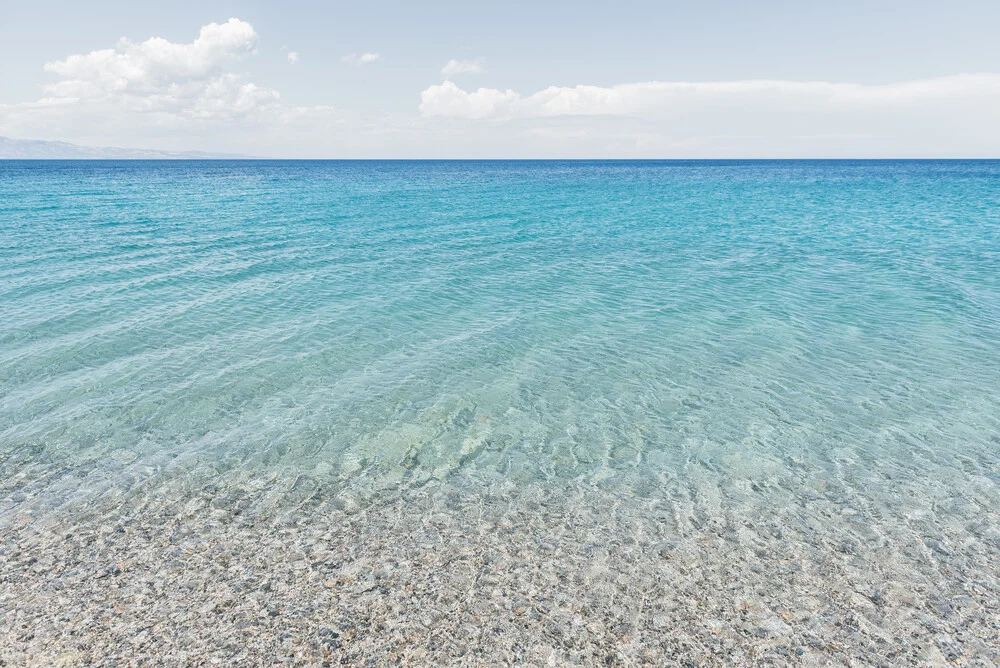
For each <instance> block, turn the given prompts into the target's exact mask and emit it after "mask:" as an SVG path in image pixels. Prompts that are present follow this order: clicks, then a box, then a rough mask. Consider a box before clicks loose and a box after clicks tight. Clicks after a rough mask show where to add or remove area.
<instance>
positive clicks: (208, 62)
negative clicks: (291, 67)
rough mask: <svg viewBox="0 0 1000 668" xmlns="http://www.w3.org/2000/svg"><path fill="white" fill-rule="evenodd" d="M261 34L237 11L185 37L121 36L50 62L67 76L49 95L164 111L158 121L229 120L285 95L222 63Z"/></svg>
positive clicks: (251, 46)
mask: <svg viewBox="0 0 1000 668" xmlns="http://www.w3.org/2000/svg"><path fill="white" fill-rule="evenodd" d="M257 39H258V38H257V32H256V31H255V30H254V29H253V26H251V25H250V24H249V23H247V22H245V21H240V20H239V19H235V18H233V19H229V21H227V22H226V23H222V24H219V23H210V24H208V25H206V26H203V27H202V28H201V30H200V32H199V34H198V37H197V38H196V39H195V40H194V41H193V42H190V43H187V44H176V43H173V42H170V41H167V40H165V39H163V38H162V37H151V38H149V39H147V40H146V41H144V42H133V41H131V40H129V39H127V38H122V39H120V40H119V41H118V44H117V45H116V46H115V47H114V48H111V49H102V50H98V51H91V52H90V53H85V54H77V55H71V56H68V57H67V58H65V59H64V60H57V61H53V62H50V63H46V64H45V67H44V69H45V71H46V72H49V73H51V74H55V75H57V76H59V77H61V80H60V81H57V82H55V83H51V84H48V85H46V86H44V90H45V92H46V93H47V95H48V96H49V97H50V98H53V99H64V100H73V101H75V102H77V103H78V105H83V106H86V107H88V109H93V108H95V107H110V108H112V109H114V110H115V111H116V112H119V111H123V110H124V111H133V112H143V113H150V114H158V115H159V119H158V122H160V123H169V122H170V121H171V118H190V119H197V120H201V121H210V120H221V121H230V120H232V119H234V118H237V117H240V116H244V115H247V114H249V113H251V112H254V111H255V110H257V109H259V108H261V107H263V106H266V105H268V104H271V103H274V102H276V101H277V100H278V99H279V97H280V96H279V94H278V92H277V91H275V90H272V89H269V88H264V87H261V86H257V85H256V84H254V83H251V82H246V81H244V80H243V77H242V76H241V75H238V74H234V73H231V72H226V71H225V69H224V68H225V66H227V65H229V64H231V63H235V62H237V61H239V60H242V59H244V58H246V57H248V56H250V55H252V54H254V53H256V50H257Z"/></svg>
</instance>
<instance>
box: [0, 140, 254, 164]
mask: <svg viewBox="0 0 1000 668" xmlns="http://www.w3.org/2000/svg"><path fill="white" fill-rule="evenodd" d="M248 157H249V156H246V155H234V154H231V153H205V152H203V151H155V150H152V149H146V148H109V147H105V146H100V147H98V146H78V145H76V144H70V143H68V142H64V141H36V140H32V139H8V138H7V137H0V160H212V159H215V160H219V159H224V160H239V159H246V158H248Z"/></svg>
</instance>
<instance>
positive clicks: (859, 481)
mask: <svg viewBox="0 0 1000 668" xmlns="http://www.w3.org/2000/svg"><path fill="white" fill-rule="evenodd" d="M692 476H695V477H696V478H697V480H698V482H697V485H700V486H703V487H705V488H706V489H707V488H718V487H720V486H722V487H725V486H734V485H736V486H738V485H741V484H743V483H747V484H750V483H753V485H754V489H757V490H760V489H764V488H766V485H767V484H772V485H773V486H775V487H782V486H783V487H784V489H785V490H786V491H787V489H788V481H789V480H796V481H799V482H801V483H802V484H811V483H810V481H819V482H821V483H822V486H823V489H825V488H826V486H827V485H828V484H833V485H839V489H843V490H848V491H851V492H853V493H865V494H869V495H871V496H872V498H875V499H876V500H879V499H880V500H882V501H884V502H885V503H886V504H888V505H892V504H895V503H900V502H902V501H901V497H900V494H901V493H902V492H901V490H902V489H903V486H906V485H908V486H909V487H908V489H910V490H911V493H912V489H917V490H921V489H925V488H926V489H928V490H929V489H931V488H932V487H933V488H937V487H935V486H941V487H946V488H949V489H951V490H955V489H959V490H963V489H969V490H974V489H982V486H984V485H986V486H994V487H995V486H996V485H997V484H1000V162H997V161H940V162H938V161H926V162H924V161H912V162H911V161H901V162H893V161H886V162H882V161H861V162H850V161H830V162H825V161H805V162H797V161H789V162H783V161H778V162H769V161H765V162H753V161H751V162H698V161H695V162H256V161H234V162H13V161H8V162H0V513H7V514H9V513H11V512H15V511H16V512H22V511H27V510H30V512H33V513H44V512H47V511H48V510H54V509H58V508H64V509H65V508H75V507H80V505H81V504H97V503H99V502H100V501H101V500H105V501H106V500H109V499H112V500H113V499H121V498H128V497H129V496H130V495H136V494H143V495H146V496H148V497H151V498H157V496H158V495H159V496H163V497H164V498H182V497H183V496H184V494H185V493H187V491H189V490H191V489H195V488H199V489H200V488H202V487H203V486H205V485H217V486H219V487H220V488H221V489H225V488H226V487H227V486H238V485H244V484H247V481H248V480H258V481H259V480H266V481H269V482H268V485H269V486H268V493H269V494H270V495H271V496H270V497H269V498H270V501H269V503H276V504H280V503H281V502H282V499H284V498H286V497H289V498H291V497H295V496H296V495H297V494H299V495H300V494H303V493H308V494H326V493H329V494H337V493H341V492H342V491H343V490H345V489H350V490H352V493H354V494H356V495H359V496H360V497H363V498H364V497H367V496H370V495H371V494H374V493H379V494H398V493H405V490H406V489H409V488H413V487H415V486H420V485H423V484H426V483H427V482H428V481H447V482H449V484H455V485H462V486H464V487H466V488H473V489H474V488H475V487H476V486H479V485H481V486H484V487H487V486H490V485H497V484H511V483H512V484H515V485H520V484H525V485H527V484H551V485H578V486H594V487H595V488H596V487H600V488H605V489H613V490H618V491H621V493H623V494H628V495H634V496H635V497H636V498H645V497H649V496H655V495H657V494H663V493H667V492H666V491H665V490H667V491H668V490H670V489H671V488H672V486H675V485H677V484H678V481H683V480H690V479H691V478H692ZM828 481H829V482H828ZM817 484H819V483H817ZM761 485H764V487H763V488H762V487H761ZM914 485H915V486H916V487H914ZM921 485H923V487H921ZM991 489H992V487H991ZM303 490H305V492H303ZM762 493H766V492H762ZM970 493H971V492H970ZM991 493H992V492H991Z"/></svg>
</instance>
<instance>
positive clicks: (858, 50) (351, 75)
mask: <svg viewBox="0 0 1000 668" xmlns="http://www.w3.org/2000/svg"><path fill="white" fill-rule="evenodd" d="M3 15H4V20H3V21H2V22H0V57H2V58H3V62H4V63H5V65H4V67H3V69H2V73H0V83H2V86H0V135H5V136H9V137H15V138H32V139H59V140H64V141H73V142H77V143H83V144H91V145H119V146H136V147H149V148H161V149H201V150H212V151H232V152H240V153H251V154H256V155H265V156H274V157H333V158H335V157H852V156H857V157H892V156H899V157H911V156H927V157H936V156H955V157H961V156H993V157H995V156H1000V129H998V128H1000V112H998V111H997V110H998V109H1000V46H998V43H1000V39H998V38H997V34H998V33H997V30H998V26H1000V2H996V1H995V0H994V1H991V2H985V1H980V2H962V1H961V0H959V1H956V2H951V3H944V2H864V3H862V2H840V3H829V2H823V3H820V2H811V3H803V2H799V3H791V2H758V3H743V2H728V1H727V2H722V1H717V2H699V3H694V2H683V3H681V2H634V1H633V2H628V1H626V2H614V3H610V2H601V3H598V2H548V3H529V2H506V3H496V2H490V3H487V2H480V3H470V2H434V3H413V2H409V3H407V2H370V3H356V2H355V3H335V2H296V1H286V2H282V3H273V2H269V3H264V2H214V1H213V0H205V1H202V2H187V1H185V0H180V1H177V2H170V3H155V4H154V3H126V2H90V3H80V2H34V3H27V2H19V3H12V2H10V1H9V0H8V1H7V2H6V3H5V5H4V7H3ZM231 19H235V20H231ZM213 24H214V25H213ZM123 38H125V39H126V40H127V41H124V42H123V41H122V39H123ZM150 38H155V39H153V40H152V41H148V40H150ZM451 61H455V62H454V63H453V65H452V66H451V67H449V68H447V69H445V68H446V66H447V65H448V63H449V62H451Z"/></svg>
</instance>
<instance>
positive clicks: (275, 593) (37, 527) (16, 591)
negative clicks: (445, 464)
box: [0, 482, 1000, 666]
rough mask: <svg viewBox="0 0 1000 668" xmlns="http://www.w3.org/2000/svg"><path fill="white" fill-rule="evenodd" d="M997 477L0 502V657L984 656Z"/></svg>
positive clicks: (948, 660) (992, 593) (13, 662)
mask: <svg viewBox="0 0 1000 668" xmlns="http://www.w3.org/2000/svg"><path fill="white" fill-rule="evenodd" d="M914 489H915V490H919V486H917V487H915V488H914ZM995 489H996V487H995V486H984V488H983V489H982V490H980V491H979V492H975V490H973V491H972V492H969V491H968V490H966V493H964V494H963V495H961V496H958V495H956V496H954V497H953V499H952V501H951V502H950V504H947V503H942V502H941V501H940V500H938V501H935V504H936V507H935V513H934V514H933V515H931V514H929V513H927V512H921V511H920V508H921V507H922V506H921V501H920V500H919V499H917V500H915V502H914V506H913V507H908V506H907V507H900V508H897V509H895V510H894V509H893V508H891V507H878V506H877V505H876V504H874V503H872V502H871V499H867V500H866V499H865V498H861V497H858V496H857V495H854V494H851V493H849V491H847V490H839V491H838V489H837V488H836V485H833V486H830V487H828V486H826V485H820V486H818V487H817V486H813V487H809V488H803V489H796V490H784V491H782V490H766V489H754V488H744V487H734V488H731V489H723V488H718V487H715V488H705V487H698V486H689V487H683V486H679V485H678V486H676V488H675V489H673V491H671V492H669V493H662V494H659V495H652V496H636V495H633V494H624V493H622V492H620V491H614V490H609V489H605V488H602V487H600V486H588V487H580V486H576V487H574V486H562V487H558V488H551V487H547V486H545V485H536V486H521V487H518V488H515V487H514V486H512V485H496V486H494V487H492V488H488V489H482V488H481V489H477V490H475V491H472V490H470V489H468V488H463V487H457V486H448V485H445V484H442V483H437V482H431V483H428V484H426V485H423V486H422V487H420V488H419V489H411V490H408V491H406V492H405V493H395V494H386V495H385V496H384V498H371V499H365V500H363V501H359V500H358V499H356V498H354V497H351V496H350V495H346V496H345V495H339V496H337V497H335V498H326V499H324V498H320V497H318V496H314V497H312V498H310V499H306V500H305V501H303V502H302V503H301V504H300V505H298V506H297V507H296V508H293V509H286V510H284V511H282V512H270V513H269V512H262V511H260V509H259V508H258V507H257V506H256V505H255V503H256V498H255V496H259V492H257V491H254V490H250V489H244V490H242V491H241V490H239V489H230V490H226V491H225V492H223V491H221V490H219V489H216V488H213V487H211V486H210V487H207V488H206V489H204V490H202V491H201V492H200V493H199V494H197V495H194V496H191V497H189V498H187V499H185V500H184V501H183V503H181V502H178V503H166V502H164V501H161V500H158V499H157V498H155V497H149V498H143V499H138V498H132V499H129V500H128V501H121V502H119V503H117V505H115V506H114V510H113V511H111V510H108V509H105V510H101V509H100V507H99V505H95V506H94V507H93V509H92V510H91V511H90V512H88V513H86V514H81V513H75V514H71V515H67V516H66V517H64V518H63V519H57V518H56V516H55V515H53V514H48V515H46V516H45V519H44V520H42V519H39V518H33V516H32V513H31V512H28V511H25V512H23V513H20V514H19V513H17V512H10V513H8V515H7V520H8V521H7V522H6V523H5V524H4V525H3V527H2V528H0V533H2V543H0V659H2V663H3V664H4V665H10V666H22V665H27V666H50V665H67V666H73V665H91V664H94V665H273V664H275V663H285V664H290V665H310V666H323V665H352V666H353V665H361V666H364V665H372V666H381V665H497V664H506V665H524V666H553V665H556V666H558V665H588V666H592V665H614V666H619V665H620V666H636V665H804V666H840V665H845V666H861V665H866V666H867V665H913V664H918V665H945V664H949V665H955V664H963V665H973V666H992V665H997V664H998V663H1000V560H998V558H997V555H998V554H1000V528H998V527H1000V518H998V508H1000V506H998V505H997V504H996V499H994V498H992V495H993V493H994V492H995ZM896 493H897V494H899V495H902V497H905V496H906V494H907V490H905V489H899V490H896ZM873 498H874V497H873ZM109 508H110V504H109Z"/></svg>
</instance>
